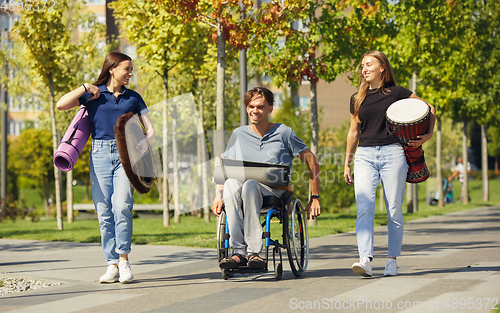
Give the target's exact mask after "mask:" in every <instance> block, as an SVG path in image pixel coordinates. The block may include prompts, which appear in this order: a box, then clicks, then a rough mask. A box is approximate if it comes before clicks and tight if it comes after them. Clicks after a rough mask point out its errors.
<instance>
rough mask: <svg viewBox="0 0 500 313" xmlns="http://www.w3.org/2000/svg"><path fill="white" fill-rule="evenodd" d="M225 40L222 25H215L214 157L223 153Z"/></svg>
mask: <svg viewBox="0 0 500 313" xmlns="http://www.w3.org/2000/svg"><path fill="white" fill-rule="evenodd" d="M225 76H226V40H225V39H224V35H223V30H222V24H221V23H220V22H218V23H217V115H216V124H217V126H216V127H217V132H216V133H217V140H216V143H215V156H216V157H220V156H221V155H222V154H223V153H224V149H225V138H224V130H225V126H224V89H225V83H226V81H225V80H226V77H225Z"/></svg>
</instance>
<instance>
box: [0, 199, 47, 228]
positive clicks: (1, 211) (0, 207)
mask: <svg viewBox="0 0 500 313" xmlns="http://www.w3.org/2000/svg"><path fill="white" fill-rule="evenodd" d="M26 217H29V218H30V219H31V221H33V222H35V221H38V216H37V214H36V211H35V210H30V209H28V208H27V207H26V205H25V204H24V201H22V200H21V201H17V200H14V197H13V196H12V195H11V196H8V197H6V198H2V199H0V222H1V221H3V220H5V219H7V218H9V219H11V220H12V221H16V219H17V218H23V219H24V218H26Z"/></svg>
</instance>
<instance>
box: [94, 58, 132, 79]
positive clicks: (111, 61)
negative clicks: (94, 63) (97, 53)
mask: <svg viewBox="0 0 500 313" xmlns="http://www.w3.org/2000/svg"><path fill="white" fill-rule="evenodd" d="M127 60H128V61H132V59H131V58H130V57H129V56H128V55H126V54H123V53H120V52H111V53H110V54H108V56H107V57H106V59H105V60H104V64H103V65H102V69H101V74H99V77H98V78H97V80H96V82H95V83H94V85H95V86H99V85H103V84H105V83H107V82H108V80H109V78H110V76H111V74H110V73H109V70H110V69H112V68H115V67H117V66H118V65H119V64H120V63H121V62H123V61H127Z"/></svg>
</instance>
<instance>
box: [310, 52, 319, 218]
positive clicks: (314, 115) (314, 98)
mask: <svg viewBox="0 0 500 313" xmlns="http://www.w3.org/2000/svg"><path fill="white" fill-rule="evenodd" d="M309 65H310V67H311V72H312V73H313V75H316V58H315V56H314V54H311V56H310V58H309ZM310 82H311V94H310V95H311V152H312V153H314V155H315V156H317V155H318V152H319V151H318V150H319V149H318V141H319V135H318V133H319V129H318V128H319V126H318V90H317V81H316V77H313V78H312V79H310ZM309 190H311V188H310V187H309ZM317 224H318V220H317V219H310V220H309V222H308V225H309V226H316V225H317Z"/></svg>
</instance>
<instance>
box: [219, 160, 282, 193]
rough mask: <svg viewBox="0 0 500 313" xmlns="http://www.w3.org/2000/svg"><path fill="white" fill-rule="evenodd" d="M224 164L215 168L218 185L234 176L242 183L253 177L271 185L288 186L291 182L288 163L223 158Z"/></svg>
mask: <svg viewBox="0 0 500 313" xmlns="http://www.w3.org/2000/svg"><path fill="white" fill-rule="evenodd" d="M221 161H222V165H221V166H216V167H215V169H214V181H215V183H216V184H218V185H223V184H224V182H225V181H226V180H227V179H229V178H233V179H236V180H238V181H239V182H241V183H244V182H245V181H247V180H250V179H253V180H255V181H258V182H259V183H261V184H264V185H267V186H270V187H286V186H288V184H289V183H290V168H289V167H288V165H286V164H272V163H259V162H250V161H239V160H231V159H221Z"/></svg>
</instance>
